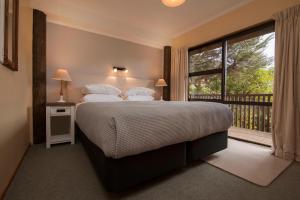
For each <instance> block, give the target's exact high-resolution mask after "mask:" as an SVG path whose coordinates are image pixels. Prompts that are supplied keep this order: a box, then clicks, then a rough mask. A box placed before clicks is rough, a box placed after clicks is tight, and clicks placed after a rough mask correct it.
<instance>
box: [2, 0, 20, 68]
mask: <svg viewBox="0 0 300 200" xmlns="http://www.w3.org/2000/svg"><path fill="white" fill-rule="evenodd" d="M12 6H13V16H12V60H10V59H9V58H8V39H9V37H8V34H9V33H8V21H9V0H5V15H4V16H5V20H4V59H3V65H4V66H5V67H7V68H9V69H11V70H13V71H18V40H19V38H18V35H19V34H18V31H19V0H13V5H12Z"/></svg>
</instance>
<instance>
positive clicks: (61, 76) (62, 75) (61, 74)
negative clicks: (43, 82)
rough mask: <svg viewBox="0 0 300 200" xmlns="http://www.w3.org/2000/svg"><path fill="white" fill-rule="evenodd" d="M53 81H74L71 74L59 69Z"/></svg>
mask: <svg viewBox="0 0 300 200" xmlns="http://www.w3.org/2000/svg"><path fill="white" fill-rule="evenodd" d="M53 79H54V80H58V81H72V79H71V77H70V75H69V72H68V71H67V70H65V69H58V70H57V71H56V72H55V74H54V76H53Z"/></svg>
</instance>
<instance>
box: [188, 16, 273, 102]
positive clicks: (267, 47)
mask: <svg viewBox="0 0 300 200" xmlns="http://www.w3.org/2000/svg"><path fill="white" fill-rule="evenodd" d="M274 37H275V33H274V22H273V21H272V22H268V23H266V24H263V25H260V26H257V27H255V28H252V29H249V30H246V31H243V32H240V33H236V34H233V35H230V36H228V37H225V38H222V39H219V40H216V41H213V42H210V43H208V44H205V45H201V46H197V47H193V48H190V49H189V91H188V94H189V100H191V101H197V100H209V101H220V102H225V103H226V101H232V100H234V99H235V98H233V99H231V98H230V96H234V95H252V94H257V95H262V94H272V93H273V91H272V88H273V73H274ZM244 100H245V101H250V99H249V98H248V99H247V98H246V97H245V98H244ZM252 100H254V101H256V100H257V99H256V98H254V99H252ZM258 101H259V100H258Z"/></svg>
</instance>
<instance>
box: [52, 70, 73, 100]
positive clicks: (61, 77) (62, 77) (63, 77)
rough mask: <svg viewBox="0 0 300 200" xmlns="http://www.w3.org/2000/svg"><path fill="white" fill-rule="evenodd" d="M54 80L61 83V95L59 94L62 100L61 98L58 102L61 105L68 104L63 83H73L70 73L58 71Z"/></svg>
mask: <svg viewBox="0 0 300 200" xmlns="http://www.w3.org/2000/svg"><path fill="white" fill-rule="evenodd" d="M52 79H54V80H57V81H60V93H59V94H60V98H59V100H58V101H57V102H60V103H63V102H66V101H65V100H64V94H63V89H62V85H63V81H66V82H70V81H72V79H71V77H70V75H69V73H68V71H67V70H65V69H58V70H57V71H56V72H55V74H54V76H53V78H52Z"/></svg>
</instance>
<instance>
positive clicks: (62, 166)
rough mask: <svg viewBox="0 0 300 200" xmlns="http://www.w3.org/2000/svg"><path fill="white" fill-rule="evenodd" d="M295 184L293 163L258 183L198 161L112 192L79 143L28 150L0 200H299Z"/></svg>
mask: <svg viewBox="0 0 300 200" xmlns="http://www.w3.org/2000/svg"><path fill="white" fill-rule="evenodd" d="M158 164H159V163H158ZM249 164H251V163H249ZM258 170H259V169H258ZM299 186H300V164H299V163H293V164H292V165H291V166H290V167H289V168H288V169H287V170H286V171H285V172H284V173H283V174H281V175H280V176H279V177H278V178H277V179H276V180H275V181H274V182H273V183H272V184H271V185H270V186H268V187H260V186H257V185H254V184H252V183H250V182H247V181H245V180H243V179H240V178H238V177H236V176H233V175H231V174H229V173H227V172H225V171H222V170H220V169H217V168H215V167H213V166H211V165H208V164H206V163H200V162H199V163H195V164H194V165H193V166H191V167H188V168H186V169H184V170H181V171H176V172H174V173H171V174H170V175H167V176H164V177H161V178H159V179H155V180H153V181H150V182H148V183H146V184H143V185H142V186H139V187H138V188H135V189H133V190H131V191H128V192H126V193H122V194H118V195H116V194H110V193H107V192H106V191H105V190H104V188H103V186H102V184H101V182H100V181H99V179H98V177H97V175H96V172H95V171H94V168H93V167H92V165H91V163H90V161H89V159H88V157H87V155H86V154H85V151H84V149H83V147H82V146H81V144H76V145H58V146H54V147H53V148H51V149H49V150H47V149H46V148H45V145H36V146H33V147H31V148H30V149H29V151H28V153H27V155H26V157H25V159H24V161H23V163H22V165H21V167H20V169H19V171H18V172H17V175H16V177H15V179H14V180H13V182H12V184H11V186H10V188H9V189H8V191H7V193H6V196H5V198H4V199H5V200H48V199H49V200H50V199H51V200H77V199H80V200H81V199H82V200H105V199H197V200H201V199H205V200H210V199H211V200H217V199H222V200H226V199H228V200H235V199H237V200H241V199H245V200H247V199H249V200H253V199H256V200H260V199H264V200H269V199H270V200H277V199H278V200H282V199H285V200H289V199H291V200H292V199H295V200H296V199H300V190H299Z"/></svg>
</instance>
